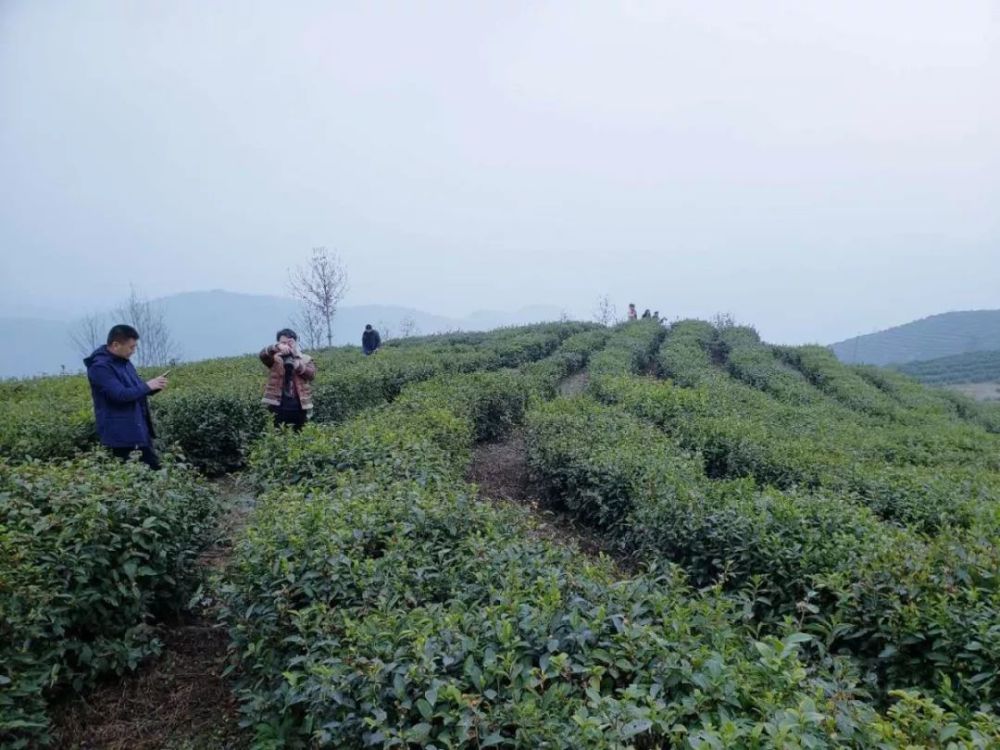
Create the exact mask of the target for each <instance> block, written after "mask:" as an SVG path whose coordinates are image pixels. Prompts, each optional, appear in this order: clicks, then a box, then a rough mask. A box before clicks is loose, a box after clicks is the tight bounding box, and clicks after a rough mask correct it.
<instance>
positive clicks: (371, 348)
mask: <svg viewBox="0 0 1000 750" xmlns="http://www.w3.org/2000/svg"><path fill="white" fill-rule="evenodd" d="M380 346H382V337H381V336H379V335H378V331H376V330H375V329H374V328H372V324H371V323H369V324H368V325H366V326H365V332H364V333H362V334H361V349H362V351H364V353H365V356H366V357H367V356H368V355H369V354H374V353H375V352H376V351H378V348H379V347H380Z"/></svg>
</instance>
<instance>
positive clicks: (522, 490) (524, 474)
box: [466, 430, 627, 567]
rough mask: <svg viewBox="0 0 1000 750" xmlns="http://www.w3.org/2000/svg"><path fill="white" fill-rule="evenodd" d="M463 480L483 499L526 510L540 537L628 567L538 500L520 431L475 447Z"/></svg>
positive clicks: (594, 536)
mask: <svg viewBox="0 0 1000 750" xmlns="http://www.w3.org/2000/svg"><path fill="white" fill-rule="evenodd" d="M466 479H467V480H468V481H469V482H472V483H474V484H476V485H478V486H479V492H480V496H481V497H483V498H485V499H488V500H492V501H493V502H495V503H514V504H517V505H520V506H523V507H526V508H528V509H529V510H530V511H531V512H532V516H533V518H534V520H535V522H536V524H537V525H536V526H535V532H536V533H537V534H538V536H539V537H540V538H543V539H547V540H548V541H551V542H555V543H557V544H563V545H568V546H571V547H574V548H576V549H578V550H580V551H581V552H583V553H584V554H587V555H591V556H593V557H597V556H599V555H601V554H605V555H608V556H609V557H612V558H613V559H615V561H616V563H618V564H619V567H627V561H625V560H622V559H619V558H618V557H617V556H616V555H615V553H614V551H613V550H612V549H610V547H609V546H608V544H607V542H606V540H605V539H604V538H603V537H602V536H601V535H600V534H599V533H598V532H596V531H595V530H594V529H591V528H590V527H588V526H584V525H582V524H580V523H579V522H577V521H576V519H574V518H573V517H572V516H571V515H570V514H568V513H565V512H562V511H559V510H556V509H553V508H551V507H548V505H547V504H546V503H545V502H543V501H542V500H541V499H539V496H538V495H539V493H538V492H537V490H536V488H535V487H534V486H533V485H532V483H531V480H530V476H529V472H528V463H527V452H526V449H525V444H524V433H523V432H522V431H520V430H517V431H515V432H513V433H512V434H511V435H510V436H509V437H508V438H507V439H506V440H503V441H501V442H496V443H482V444H480V445H478V446H477V447H476V450H475V451H474V452H473V455H472V461H471V463H470V464H469V470H468V473H467V474H466Z"/></svg>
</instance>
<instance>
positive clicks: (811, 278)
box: [0, 0, 1000, 342]
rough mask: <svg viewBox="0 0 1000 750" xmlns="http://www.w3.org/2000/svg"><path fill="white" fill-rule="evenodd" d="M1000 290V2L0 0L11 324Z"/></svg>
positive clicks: (674, 306)
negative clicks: (210, 310) (95, 312)
mask: <svg viewBox="0 0 1000 750" xmlns="http://www.w3.org/2000/svg"><path fill="white" fill-rule="evenodd" d="M317 245H326V246H329V247H332V248H336V249H337V250H339V251H340V253H341V254H342V257H343V258H344V261H345V263H346V265H347V267H348V269H349V273H350V276H351V290H350V293H349V295H348V298H347V299H346V300H345V304H369V303H394V304H402V305H410V306H414V307H418V308H421V309H424V310H427V311H429V312H435V313H445V314H451V315H455V316H458V315H462V314H464V313H467V312H470V311H473V310H476V309H480V308H486V307H493V308H504V309H513V308H515V307H519V306H522V305H528V304H537V303H549V304H554V305H557V306H560V307H563V308H565V309H566V310H567V311H568V312H570V313H571V314H574V315H578V316H586V317H589V316H590V315H591V313H592V311H593V309H594V307H595V306H596V301H597V298H598V296H599V295H601V294H603V293H608V294H610V295H611V296H612V297H613V298H614V300H615V301H616V302H617V303H618V306H619V309H620V310H624V307H625V305H626V304H627V303H628V302H629V301H635V302H636V303H637V304H638V306H639V309H640V310H641V309H642V308H644V307H650V308H658V309H659V310H660V311H661V313H663V314H664V315H667V316H671V317H673V316H710V315H712V314H713V313H715V312H719V311H729V312H731V313H733V314H734V315H736V317H737V318H738V319H740V320H742V321H745V322H749V323H752V324H755V325H756V326H757V327H758V329H759V330H760V331H761V332H762V333H763V335H764V336H765V337H766V338H767V339H769V340H772V341H776V342H801V341H822V342H829V341H833V340H835V339H840V338H844V337H847V336H850V335H854V334H857V333H861V332H868V331H872V330H874V329H877V328H882V327H885V326H888V325H892V324H897V323H902V322H905V321H908V320H911V319H913V318H916V317H921V316H924V315H928V314H932V313H936V312H942V311H945V310H952V309H976V308H998V307H1000V283H998V282H1000V2H996V0H981V1H976V0H967V1H966V0H957V1H956V2H951V3H945V2H939V1H935V2H914V1H913V0H900V1H898V2H884V1H883V2H876V3H873V2H870V1H867V0H866V1H864V2H839V1H838V2H836V3H831V2H826V1H824V2H802V0H795V1H789V2H778V1H776V0H767V1H766V2H765V1H763V0H761V1H757V2H712V3H706V2H698V1H695V0H692V1H691V2H682V3H677V2H649V3H624V2H612V1H610V0H608V1H607V2H589V3H578V2H549V3H544V2H523V3H518V2H508V1H506V0H505V1H504V2H491V3H486V2H466V1H462V2H452V3H445V2H426V3H423V2H422V3H402V2H397V3H373V2H365V3H361V2H358V3H346V2H314V3H313V2H259V3H253V2H247V0H239V1H235V0H234V1H233V2H219V1H215V2H203V0H192V1H190V2H182V1H178V0H169V1H164V2H150V1H134V2H110V1H109V2H101V1H98V0H94V1H93V2H86V1H81V2H70V1H69V0H66V1H65V2H58V1H55V0H52V1H49V2H42V1H38V0H21V1H20V2H18V1H17V0H0V257H2V260H0V272H2V280H0V314H2V315H17V314H25V315H36V314H39V313H42V312H50V314H51V315H66V314H71V313H75V312H86V311H89V310H92V309H96V308H103V307H108V306H110V305H111V304H113V303H115V302H117V301H118V300H119V298H120V297H121V296H123V293H125V292H127V287H128V284H129V283H130V282H134V283H135V284H136V285H137V286H138V287H139V288H140V290H142V291H143V292H145V293H147V294H148V295H150V296H160V295H166V294H170V293H174V292H180V291H191V290H200V289H214V288H222V289H228V290H232V291H241V292H263V293H283V292H284V289H285V278H286V273H285V269H286V268H287V267H288V266H290V265H295V264H297V263H299V262H301V261H302V260H304V259H305V257H306V256H307V255H308V253H309V249H310V248H311V247H313V246H317Z"/></svg>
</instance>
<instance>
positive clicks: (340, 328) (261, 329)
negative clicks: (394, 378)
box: [0, 290, 560, 378]
mask: <svg viewBox="0 0 1000 750" xmlns="http://www.w3.org/2000/svg"><path fill="white" fill-rule="evenodd" d="M156 304H158V305H162V306H163V310H164V317H165V318H166V322H167V327H168V329H169V331H170V334H171V336H172V337H173V339H174V340H175V342H176V344H177V350H178V354H179V358H180V359H181V360H183V361H194V360H200V359H207V358H210V357H224V356H230V355H236V354H245V353H247V352H252V351H255V350H257V349H259V348H260V347H262V346H263V345H264V344H266V343H268V342H270V341H272V340H273V338H274V334H275V332H276V331H277V330H278V329H279V328H283V327H285V326H290V325H292V324H293V323H292V321H293V318H294V317H295V312H296V310H297V303H296V302H295V300H293V299H290V298H287V297H279V296H269V295H256V294H237V293H234V292H226V291H222V290H213V291H206V292H187V293H183V294H175V295H171V296H169V297H165V298H163V299H160V300H156ZM559 315H560V310H559V309H558V308H554V307H547V306H533V307H526V308H522V309H521V310H517V311H513V312H503V311H491V310H483V311H478V312H474V313H472V314H470V315H468V316H466V317H456V318H451V317H445V316H441V315H434V314H431V313H426V312H423V311H421V310H415V309H412V308H408V307H397V306H391V305H359V306H354V307H350V306H345V307H343V308H341V309H340V310H339V311H338V312H337V317H336V318H335V319H334V332H333V333H334V344H358V345H360V341H361V332H362V330H363V329H364V327H365V324H366V323H371V324H372V325H374V326H375V327H376V328H378V329H380V330H381V331H382V333H383V334H388V338H392V337H394V336H398V335H399V332H400V325H401V323H402V322H403V321H404V320H408V319H409V320H412V321H413V323H414V325H415V329H414V331H413V333H415V334H431V333H442V332H445V331H457V330H463V331H473V330H476V331H479V330H489V329H493V328H500V327H503V326H509V325H525V324H529V323H538V322H542V321H546V320H556V319H557V318H558V317H559ZM78 323H79V322H78V321H59V320H45V319H41V318H11V317H6V318H0V336H2V337H3V340H4V341H7V342H11V344H10V346H11V352H12V353H13V356H8V357H5V358H4V359H3V361H2V362H0V377H4V378H9V377H30V376H34V375H42V374H58V373H59V372H60V371H61V370H62V368H63V367H65V369H66V371H67V372H74V371H76V370H79V369H82V363H81V360H82V355H81V354H80V352H79V351H77V348H76V347H75V346H74V345H73V344H72V343H71V342H70V334H71V332H72V331H73V330H74V328H75V327H76V326H78ZM141 333H142V332H141V331H140V334H141ZM101 343H103V342H101Z"/></svg>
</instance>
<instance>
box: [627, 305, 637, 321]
mask: <svg viewBox="0 0 1000 750" xmlns="http://www.w3.org/2000/svg"><path fill="white" fill-rule="evenodd" d="M637 317H638V314H637V313H636V311H635V302H629V303H628V319H629V320H635V319H636V318H637Z"/></svg>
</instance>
